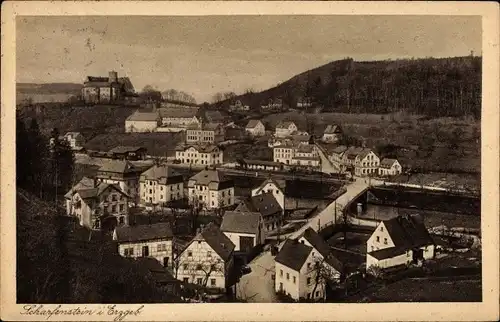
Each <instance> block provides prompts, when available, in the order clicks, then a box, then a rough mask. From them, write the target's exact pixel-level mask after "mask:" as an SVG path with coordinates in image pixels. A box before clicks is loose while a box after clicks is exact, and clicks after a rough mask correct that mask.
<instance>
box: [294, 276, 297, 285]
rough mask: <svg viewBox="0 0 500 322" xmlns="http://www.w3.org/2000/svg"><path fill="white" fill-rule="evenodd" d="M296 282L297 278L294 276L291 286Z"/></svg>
mask: <svg viewBox="0 0 500 322" xmlns="http://www.w3.org/2000/svg"><path fill="white" fill-rule="evenodd" d="M296 280H297V277H296V276H294V277H293V284H295V282H296Z"/></svg>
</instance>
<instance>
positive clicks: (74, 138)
mask: <svg viewBox="0 0 500 322" xmlns="http://www.w3.org/2000/svg"><path fill="white" fill-rule="evenodd" d="M63 139H64V140H66V141H67V142H68V144H69V146H70V147H71V149H72V150H80V149H82V148H83V144H84V143H85V138H84V137H83V135H82V134H81V133H80V132H68V133H66V134H64V136H63Z"/></svg>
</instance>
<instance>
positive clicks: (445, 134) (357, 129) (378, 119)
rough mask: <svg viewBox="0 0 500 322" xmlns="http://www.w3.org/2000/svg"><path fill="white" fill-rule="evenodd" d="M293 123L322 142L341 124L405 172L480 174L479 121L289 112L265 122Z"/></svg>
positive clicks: (274, 123) (399, 114) (269, 116)
mask: <svg viewBox="0 0 500 322" xmlns="http://www.w3.org/2000/svg"><path fill="white" fill-rule="evenodd" d="M282 120H290V121H293V122H295V123H296V124H297V126H298V127H299V129H300V130H309V131H311V132H313V134H314V135H316V136H318V137H319V136H321V135H322V132H323V130H324V129H325V128H326V126H327V125H328V124H339V125H340V126H341V127H342V128H343V130H344V133H345V134H346V136H348V137H355V138H357V139H359V140H361V141H362V142H364V143H365V144H366V146H367V147H372V148H374V149H375V150H376V151H377V152H378V153H379V154H381V155H382V156H385V155H387V156H393V157H397V158H398V159H399V160H400V162H401V163H402V164H403V166H404V167H414V168H423V169H426V170H429V171H430V170H432V171H443V172H450V170H451V171H456V172H477V173H478V172H479V171H480V166H481V162H480V161H481V160H480V143H479V142H480V121H475V120H472V119H470V118H451V117H446V118H444V117H442V118H434V119H431V118H428V117H423V116H418V115H407V114H404V113H401V112H399V113H392V114H346V113H319V114H305V113H299V112H287V113H282V114H272V115H268V116H266V117H265V118H264V120H263V121H264V124H265V125H266V128H274V127H275V126H276V124H277V123H278V122H280V121H282Z"/></svg>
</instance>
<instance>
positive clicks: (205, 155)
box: [175, 144, 224, 166]
mask: <svg viewBox="0 0 500 322" xmlns="http://www.w3.org/2000/svg"><path fill="white" fill-rule="evenodd" d="M175 158H176V159H177V160H179V161H180V162H181V163H182V164H194V165H206V166H213V165H219V164H222V163H223V162H224V152H223V151H222V149H221V148H219V147H218V146H216V145H212V144H210V145H191V144H188V145H180V146H178V147H177V148H176V151H175Z"/></svg>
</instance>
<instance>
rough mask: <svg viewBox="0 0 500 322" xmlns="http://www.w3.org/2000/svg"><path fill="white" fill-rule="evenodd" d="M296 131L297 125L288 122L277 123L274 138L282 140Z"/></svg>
mask: <svg viewBox="0 0 500 322" xmlns="http://www.w3.org/2000/svg"><path fill="white" fill-rule="evenodd" d="M296 131H298V128H297V125H295V123H293V122H290V121H283V122H279V123H278V124H277V125H276V129H275V132H274V136H275V137H277V138H284V137H287V136H290V135H292V134H293V133H294V132H296Z"/></svg>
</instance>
